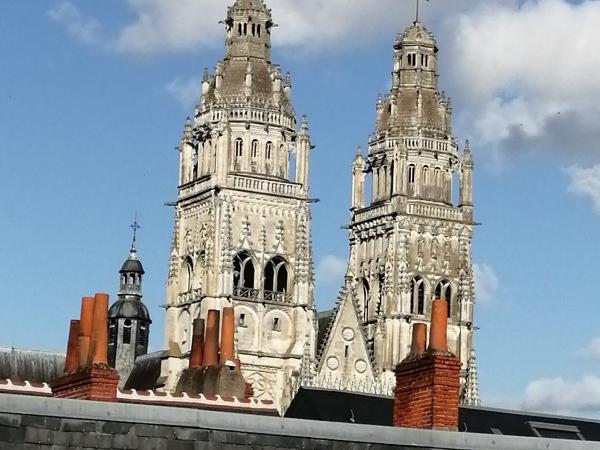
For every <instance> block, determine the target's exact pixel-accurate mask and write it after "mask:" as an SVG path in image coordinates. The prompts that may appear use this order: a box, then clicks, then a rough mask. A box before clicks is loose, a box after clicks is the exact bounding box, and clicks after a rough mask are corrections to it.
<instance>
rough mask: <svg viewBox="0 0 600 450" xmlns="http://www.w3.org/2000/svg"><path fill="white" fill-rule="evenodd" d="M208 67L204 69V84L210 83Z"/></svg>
mask: <svg viewBox="0 0 600 450" xmlns="http://www.w3.org/2000/svg"><path fill="white" fill-rule="evenodd" d="M208 78H209V77H208V67H205V68H204V73H203V74H202V82H203V83H208Z"/></svg>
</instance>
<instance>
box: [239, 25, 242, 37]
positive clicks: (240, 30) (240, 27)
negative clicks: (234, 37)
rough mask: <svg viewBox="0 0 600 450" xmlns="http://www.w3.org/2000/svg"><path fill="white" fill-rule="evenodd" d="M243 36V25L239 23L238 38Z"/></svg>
mask: <svg viewBox="0 0 600 450" xmlns="http://www.w3.org/2000/svg"><path fill="white" fill-rule="evenodd" d="M241 35H242V24H241V23H238V36H241Z"/></svg>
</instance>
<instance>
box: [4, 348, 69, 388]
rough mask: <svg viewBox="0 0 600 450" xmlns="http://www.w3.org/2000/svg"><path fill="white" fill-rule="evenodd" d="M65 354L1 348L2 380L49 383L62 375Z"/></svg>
mask: <svg viewBox="0 0 600 450" xmlns="http://www.w3.org/2000/svg"><path fill="white" fill-rule="evenodd" d="M64 368H65V354H64V353H51V352H40V351H34V350H21V349H16V348H3V347H0V380H3V379H11V380H20V381H30V382H32V383H44V382H45V383H48V382H50V381H53V380H55V379H56V378H58V377H59V376H61V375H62V373H63V370H64Z"/></svg>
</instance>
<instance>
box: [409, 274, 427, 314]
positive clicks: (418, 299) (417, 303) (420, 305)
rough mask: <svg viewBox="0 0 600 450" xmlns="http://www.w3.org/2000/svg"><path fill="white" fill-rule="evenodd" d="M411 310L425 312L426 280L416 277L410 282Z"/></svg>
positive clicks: (416, 312)
mask: <svg viewBox="0 0 600 450" xmlns="http://www.w3.org/2000/svg"><path fill="white" fill-rule="evenodd" d="M410 311H411V313H413V314H419V315H423V314H425V281H424V280H423V278H421V277H415V278H413V279H412V280H411V282H410Z"/></svg>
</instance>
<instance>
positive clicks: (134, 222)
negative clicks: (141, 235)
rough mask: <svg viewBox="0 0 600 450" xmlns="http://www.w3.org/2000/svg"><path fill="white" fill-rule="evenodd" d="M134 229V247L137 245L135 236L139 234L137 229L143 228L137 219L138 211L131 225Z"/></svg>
mask: <svg viewBox="0 0 600 450" xmlns="http://www.w3.org/2000/svg"><path fill="white" fill-rule="evenodd" d="M129 227H130V228H131V229H132V230H133V243H132V247H135V237H136V235H137V230H139V229H140V228H142V227H141V226H140V224H139V223H138V221H137V213H136V214H135V219H133V223H132V224H131V225H130V226H129Z"/></svg>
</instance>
